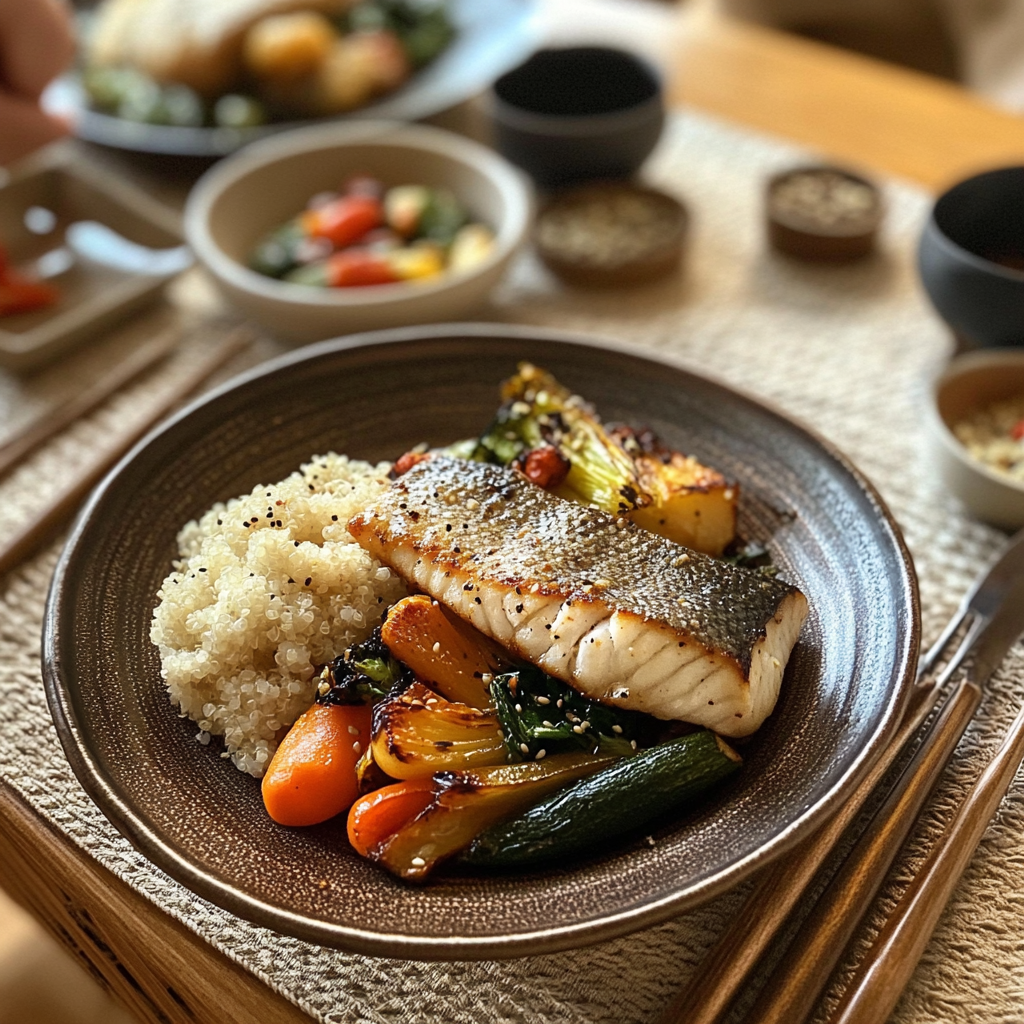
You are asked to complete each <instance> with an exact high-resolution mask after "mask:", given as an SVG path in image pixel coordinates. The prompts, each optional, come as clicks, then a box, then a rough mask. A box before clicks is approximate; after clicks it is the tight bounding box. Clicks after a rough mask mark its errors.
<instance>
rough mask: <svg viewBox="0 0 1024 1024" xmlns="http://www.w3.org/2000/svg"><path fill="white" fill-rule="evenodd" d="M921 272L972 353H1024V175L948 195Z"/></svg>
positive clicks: (1004, 174)
mask: <svg viewBox="0 0 1024 1024" xmlns="http://www.w3.org/2000/svg"><path fill="white" fill-rule="evenodd" d="M918 270H919V272H920V274H921V281H922V282H923V284H924V287H925V291H927V293H928V297H929V298H930V299H931V301H932V304H933V305H934V306H935V308H936V310H937V311H938V313H939V315H940V316H941V317H942V318H943V320H945V321H946V323H947V324H949V326H950V327H951V328H952V330H953V332H954V334H956V335H957V337H958V338H959V339H960V341H961V342H962V343H964V344H965V345H966V346H968V347H986V348H990V347H1003V346H1011V345H1024V167H1004V168H1001V169H999V170H995V171H987V172H985V173H984V174H978V175H976V176H975V177H973V178H968V179H966V180H965V181H962V182H960V183H959V184H958V185H954V186H953V187H952V188H951V189H949V191H948V192H945V193H944V194H943V195H941V196H940V197H939V198H938V200H937V201H936V203H935V206H934V207H933V209H932V213H931V217H930V218H929V219H928V223H927V224H926V225H925V228H924V231H923V232H922V235H921V242H920V245H919V247H918Z"/></svg>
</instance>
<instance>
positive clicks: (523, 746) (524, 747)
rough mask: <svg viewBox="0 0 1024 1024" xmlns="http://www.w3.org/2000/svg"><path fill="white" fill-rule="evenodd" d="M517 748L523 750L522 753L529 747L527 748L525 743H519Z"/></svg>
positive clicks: (526, 751) (527, 751) (528, 749)
mask: <svg viewBox="0 0 1024 1024" xmlns="http://www.w3.org/2000/svg"><path fill="white" fill-rule="evenodd" d="M519 749H520V750H521V751H522V752H523V753H524V754H528V753H529V752H530V748H529V747H528V746H527V745H526V744H525V743H520V744H519Z"/></svg>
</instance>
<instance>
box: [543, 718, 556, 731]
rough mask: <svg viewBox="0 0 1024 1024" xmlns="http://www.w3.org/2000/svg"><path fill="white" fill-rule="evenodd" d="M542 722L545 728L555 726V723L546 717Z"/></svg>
mask: <svg viewBox="0 0 1024 1024" xmlns="http://www.w3.org/2000/svg"><path fill="white" fill-rule="evenodd" d="M540 724H541V725H543V726H544V728H545V729H554V727H555V723H554V722H549V721H548V720H547V719H546V718H545V719H544V721H543V722H541V723H540Z"/></svg>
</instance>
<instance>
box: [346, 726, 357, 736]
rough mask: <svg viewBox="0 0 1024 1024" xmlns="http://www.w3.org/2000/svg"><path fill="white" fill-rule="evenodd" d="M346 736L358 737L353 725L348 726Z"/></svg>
mask: <svg viewBox="0 0 1024 1024" xmlns="http://www.w3.org/2000/svg"><path fill="white" fill-rule="evenodd" d="M348 734H349V736H358V735H359V730H358V729H357V728H356V727H355V726H354V725H350V726H349V727H348Z"/></svg>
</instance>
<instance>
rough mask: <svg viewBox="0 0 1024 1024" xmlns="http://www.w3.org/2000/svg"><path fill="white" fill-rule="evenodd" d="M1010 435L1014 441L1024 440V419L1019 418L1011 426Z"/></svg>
mask: <svg viewBox="0 0 1024 1024" xmlns="http://www.w3.org/2000/svg"><path fill="white" fill-rule="evenodd" d="M1010 437H1012V438H1013V439H1014V441H1024V420H1017V422H1016V423H1014V425H1013V426H1012V427H1011V428H1010Z"/></svg>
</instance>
